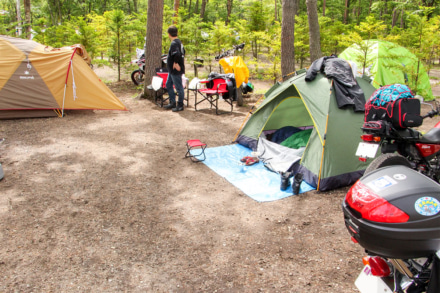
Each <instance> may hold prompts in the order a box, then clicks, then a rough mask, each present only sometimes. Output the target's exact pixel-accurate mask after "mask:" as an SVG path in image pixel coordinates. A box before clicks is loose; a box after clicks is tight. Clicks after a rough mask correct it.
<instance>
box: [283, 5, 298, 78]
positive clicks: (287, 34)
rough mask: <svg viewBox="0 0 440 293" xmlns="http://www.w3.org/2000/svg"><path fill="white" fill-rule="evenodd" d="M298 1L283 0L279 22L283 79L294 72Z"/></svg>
mask: <svg viewBox="0 0 440 293" xmlns="http://www.w3.org/2000/svg"><path fill="white" fill-rule="evenodd" d="M297 2H298V0H283V19H282V22H281V74H282V76H283V79H284V77H285V76H287V75H288V74H289V73H292V72H294V71H295V47H294V43H295V34H294V32H295V14H296V7H297Z"/></svg>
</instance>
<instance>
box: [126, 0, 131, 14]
mask: <svg viewBox="0 0 440 293" xmlns="http://www.w3.org/2000/svg"><path fill="white" fill-rule="evenodd" d="M127 12H128V14H131V4H130V0H127Z"/></svg>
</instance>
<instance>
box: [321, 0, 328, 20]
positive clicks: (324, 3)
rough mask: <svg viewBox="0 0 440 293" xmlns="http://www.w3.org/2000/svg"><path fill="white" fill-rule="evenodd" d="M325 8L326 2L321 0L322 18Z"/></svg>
mask: <svg viewBox="0 0 440 293" xmlns="http://www.w3.org/2000/svg"><path fill="white" fill-rule="evenodd" d="M326 6H327V1H326V0H323V1H322V16H325V7H326Z"/></svg>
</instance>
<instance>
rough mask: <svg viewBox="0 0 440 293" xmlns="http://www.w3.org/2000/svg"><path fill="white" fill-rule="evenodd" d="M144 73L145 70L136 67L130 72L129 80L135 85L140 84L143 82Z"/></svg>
mask: <svg viewBox="0 0 440 293" xmlns="http://www.w3.org/2000/svg"><path fill="white" fill-rule="evenodd" d="M144 74H145V72H144V71H142V70H140V69H138V70H135V71H133V72H132V73H131V80H132V81H133V83H134V84H135V85H140V84H143V83H144Z"/></svg>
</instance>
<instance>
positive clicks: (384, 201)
mask: <svg viewBox="0 0 440 293" xmlns="http://www.w3.org/2000/svg"><path fill="white" fill-rule="evenodd" d="M342 210H343V213H344V221H345V226H346V228H347V230H348V232H349V234H350V236H351V240H352V241H353V242H354V243H357V244H359V245H360V246H361V247H362V248H364V249H365V252H366V253H367V256H365V257H364V258H363V259H362V260H363V264H364V267H363V269H362V271H361V272H360V274H359V276H358V278H357V279H356V281H355V285H356V287H357V288H358V289H359V291H360V292H361V293H379V292H380V293H386V292H390V293H391V292H397V293H404V292H406V293H421V292H427V293H433V292H440V185H439V184H438V183H437V182H435V181H433V180H432V179H430V178H428V177H426V176H425V175H423V174H420V173H419V172H417V171H415V170H412V169H410V168H408V167H405V166H388V167H384V168H380V169H377V170H375V171H373V172H371V173H368V174H366V175H364V176H363V177H362V178H361V179H359V180H358V181H357V182H356V183H355V184H354V185H353V186H352V187H351V189H350V190H349V191H348V193H347V194H346V196H345V199H344V201H343V203H342Z"/></svg>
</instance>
